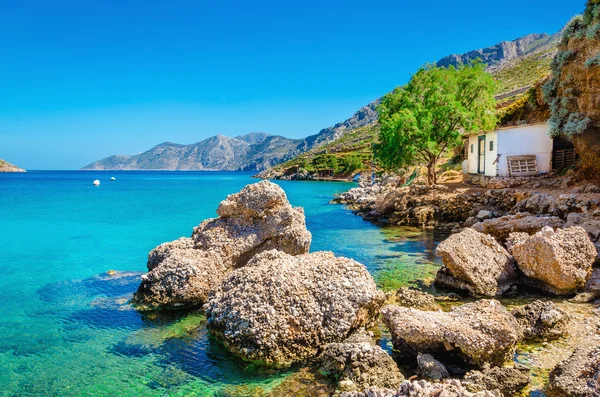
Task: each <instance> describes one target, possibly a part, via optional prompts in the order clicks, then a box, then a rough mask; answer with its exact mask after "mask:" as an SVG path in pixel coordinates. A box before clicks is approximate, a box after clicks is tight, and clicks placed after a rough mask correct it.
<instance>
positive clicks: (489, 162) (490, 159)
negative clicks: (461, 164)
mask: <svg viewBox="0 0 600 397" xmlns="http://www.w3.org/2000/svg"><path fill="white" fill-rule="evenodd" d="M490 142H493V145H492V150H490ZM497 154H498V133H497V132H496V131H490V132H488V133H487V134H485V175H487V176H496V175H497V174H496V168H497V167H498V164H494V161H495V160H496V155H497ZM501 158H502V157H501Z"/></svg>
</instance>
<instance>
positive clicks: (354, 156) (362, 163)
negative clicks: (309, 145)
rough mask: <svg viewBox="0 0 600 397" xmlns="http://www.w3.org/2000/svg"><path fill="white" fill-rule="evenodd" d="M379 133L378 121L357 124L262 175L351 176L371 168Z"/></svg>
mask: <svg viewBox="0 0 600 397" xmlns="http://www.w3.org/2000/svg"><path fill="white" fill-rule="evenodd" d="M378 134H379V126H378V125H377V124H370V125H367V126H364V127H359V128H356V129H354V130H351V131H350V132H347V133H346V134H344V135H342V136H341V137H340V138H338V139H337V140H335V141H333V142H330V143H327V144H325V145H323V146H319V147H317V148H314V149H311V150H309V151H307V152H304V153H302V154H300V155H299V156H297V157H295V158H293V159H292V160H289V161H286V162H284V163H281V164H279V165H277V166H275V167H273V168H271V169H270V170H267V171H264V172H262V173H260V174H259V175H258V176H259V177H262V178H278V177H282V176H284V177H285V176H289V175H292V174H298V173H301V174H302V173H303V174H314V175H315V176H316V177H318V176H319V175H321V176H326V177H338V178H346V177H351V176H352V175H354V174H356V173H357V172H359V171H361V170H366V169H371V167H372V157H373V155H372V145H373V143H374V142H376V140H377V136H378Z"/></svg>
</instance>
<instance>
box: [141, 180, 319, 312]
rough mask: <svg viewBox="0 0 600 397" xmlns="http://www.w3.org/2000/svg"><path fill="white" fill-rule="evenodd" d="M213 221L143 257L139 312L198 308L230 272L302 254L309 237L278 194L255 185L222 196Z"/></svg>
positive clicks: (297, 213) (300, 216)
mask: <svg viewBox="0 0 600 397" xmlns="http://www.w3.org/2000/svg"><path fill="white" fill-rule="evenodd" d="M217 214H218V215H219V217H218V218H214V219H208V220H206V221H204V222H202V223H201V224H200V225H199V226H198V227H196V228H194V232H193V235H192V238H180V239H178V240H175V241H172V242H169V243H165V244H161V245H160V246H158V247H157V248H155V249H154V250H152V251H151V252H150V254H149V255H148V271H149V272H148V273H147V274H146V275H143V276H142V283H141V285H140V287H139V288H138V290H137V292H136V293H135V296H134V302H135V303H136V304H137V305H138V307H140V308H157V307H180V306H198V305H202V304H203V303H204V302H205V301H206V299H207V297H208V293H209V292H210V291H211V290H212V289H214V288H215V287H216V286H217V285H218V284H219V283H220V282H221V281H222V280H223V278H224V277H225V276H226V275H227V274H228V273H229V272H231V271H233V269H235V268H239V267H242V266H244V265H245V264H246V262H248V260H250V258H252V257H253V256H254V255H256V254H257V253H260V252H263V251H266V250H271V249H277V250H280V251H283V252H286V253H288V254H291V255H299V254H305V253H307V252H308V250H309V247H310V241H311V235H310V232H309V231H308V230H306V222H305V218H304V211H303V210H302V208H293V207H292V206H291V205H290V203H289V201H288V200H287V197H286V195H285V192H284V191H283V189H281V188H280V187H279V186H277V185H275V184H273V183H271V182H268V181H261V182H259V183H255V184H252V185H248V186H246V187H244V188H243V189H242V190H241V191H240V192H239V193H236V194H232V195H230V196H228V197H227V198H226V199H225V200H223V201H222V202H221V204H220V205H219V208H218V210H217Z"/></svg>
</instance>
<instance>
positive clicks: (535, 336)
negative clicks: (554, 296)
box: [511, 300, 569, 341]
mask: <svg viewBox="0 0 600 397" xmlns="http://www.w3.org/2000/svg"><path fill="white" fill-rule="evenodd" d="M511 313H512V315H513V316H515V318H516V319H517V321H518V322H519V324H520V325H521V326H522V327H523V332H524V335H525V339H529V340H534V341H543V340H546V339H557V338H560V337H563V336H566V334H567V333H568V325H569V315H568V314H567V313H566V312H565V311H564V310H562V309H561V308H559V307H558V306H556V304H555V303H554V302H552V301H542V300H537V301H535V302H532V303H530V304H528V305H525V306H522V307H519V308H517V309H514V310H513V311H511Z"/></svg>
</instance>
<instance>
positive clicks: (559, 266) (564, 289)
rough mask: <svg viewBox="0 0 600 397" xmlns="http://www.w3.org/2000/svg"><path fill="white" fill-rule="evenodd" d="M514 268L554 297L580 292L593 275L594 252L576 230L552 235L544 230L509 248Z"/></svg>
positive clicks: (585, 235)
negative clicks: (515, 263) (515, 264)
mask: <svg viewBox="0 0 600 397" xmlns="http://www.w3.org/2000/svg"><path fill="white" fill-rule="evenodd" d="M512 254H513V256H514V258H515V260H516V262H517V266H518V267H519V269H520V270H521V271H522V272H523V274H524V275H525V276H527V277H528V278H529V279H531V281H532V282H533V283H534V285H535V286H537V287H538V288H541V289H544V290H546V291H548V292H551V293H554V294H556V295H568V294H572V293H574V292H576V291H577V290H579V289H582V288H583V287H584V286H585V283H586V281H587V279H588V278H589V276H590V275H591V273H592V263H593V262H594V260H595V259H596V248H595V247H594V244H592V242H591V241H590V239H589V237H588V234H587V233H586V231H585V230H584V229H582V228H581V227H579V226H574V227H570V228H567V229H559V230H557V231H554V230H553V229H552V228H549V227H544V228H543V229H542V230H541V231H540V232H538V233H536V234H535V235H533V236H531V237H530V238H528V239H526V240H524V241H522V242H518V243H516V244H514V245H513V246H512Z"/></svg>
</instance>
